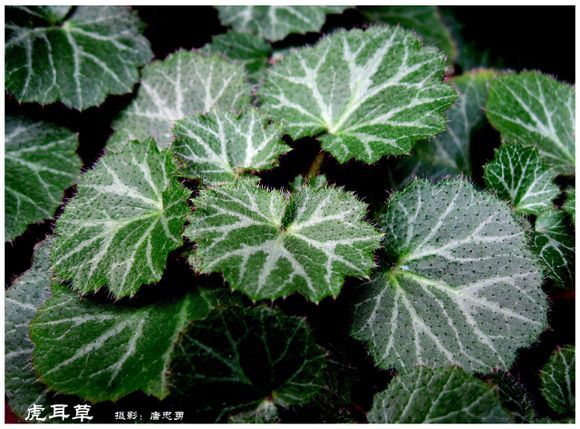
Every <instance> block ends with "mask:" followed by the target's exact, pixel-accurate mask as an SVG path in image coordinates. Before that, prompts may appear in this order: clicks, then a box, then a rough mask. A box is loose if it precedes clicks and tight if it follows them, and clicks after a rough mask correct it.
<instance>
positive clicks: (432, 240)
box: [352, 179, 547, 373]
mask: <svg viewBox="0 0 580 429" xmlns="http://www.w3.org/2000/svg"><path fill="white" fill-rule="evenodd" d="M380 224H381V227H382V229H383V231H385V233H386V235H385V240H384V243H383V245H384V248H385V250H386V252H387V255H388V256H389V258H390V260H391V261H393V266H391V267H390V268H387V267H384V268H382V269H381V270H379V271H378V272H377V273H376V274H375V275H374V277H373V279H372V281H371V282H370V283H369V284H366V285H363V286H361V288H360V296H359V297H358V299H357V302H356V303H355V308H354V325H353V328H352V332H353V335H354V337H355V338H357V339H359V340H362V341H364V342H365V343H367V345H368V347H369V349H370V353H371V355H372V356H373V358H374V360H375V362H376V364H377V365H378V366H380V367H382V368H387V369H388V368H393V367H394V368H396V369H398V370H410V369H411V368H412V367H413V366H415V365H427V366H431V367H440V366H446V365H457V366H460V367H462V368H464V369H465V370H466V371H469V372H481V373H486V372H489V371H490V370H491V369H493V368H499V369H508V368H510V367H511V364H512V363H513V361H514V359H515V356H516V352H517V350H518V349H519V348H521V347H527V346H529V345H530V344H531V343H532V342H533V341H535V340H536V338H537V337H538V335H540V333H541V332H542V331H543V330H544V328H545V327H546V311H547V302H546V296H545V295H544V293H543V292H542V288H541V286H542V275H541V270H540V268H539V266H538V263H537V262H536V259H535V257H534V256H533V254H532V253H531V252H530V251H529V250H528V248H527V247H526V245H527V242H526V237H525V233H524V230H523V229H522V227H521V226H520V224H519V223H518V222H517V221H516V220H515V219H514V218H513V215H512V212H511V210H510V209H509V207H507V206H506V205H505V204H504V203H502V202H501V201H499V200H497V199H495V198H493V197H492V196H491V195H489V194H486V193H483V192H479V191H476V190H475V189H474V188H473V186H471V185H470V184H469V183H467V182H464V181H462V180H457V179H455V180H446V181H440V182H438V183H437V184H431V183H429V182H424V181H415V182H414V183H413V184H411V185H410V186H408V187H407V188H406V189H405V190H404V191H402V192H397V193H395V194H394V195H393V196H392V197H391V199H390V200H389V204H388V207H387V209H386V211H385V213H384V214H383V215H382V216H381V217H380Z"/></svg>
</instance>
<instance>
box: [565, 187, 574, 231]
mask: <svg viewBox="0 0 580 429" xmlns="http://www.w3.org/2000/svg"><path fill="white" fill-rule="evenodd" d="M562 208H563V209H564V211H565V212H566V213H568V215H569V216H570V217H571V218H572V222H574V224H576V188H569V189H567V190H566V201H565V202H564V205H563V206H562Z"/></svg>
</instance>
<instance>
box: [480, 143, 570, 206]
mask: <svg viewBox="0 0 580 429" xmlns="http://www.w3.org/2000/svg"><path fill="white" fill-rule="evenodd" d="M484 177H485V184H486V187H487V188H488V189H489V190H492V191H494V192H496V194H497V196H498V197H499V198H501V199H503V200H506V201H508V202H509V203H511V204H512V206H513V207H514V210H515V211H516V213H519V214H524V215H525V214H534V215H538V214H540V213H541V212H543V211H546V210H549V209H550V208H551V207H552V201H553V200H554V199H555V198H556V197H557V196H558V195H559V194H560V188H558V186H556V184H555V183H554V179H555V178H556V172H555V171H554V170H553V169H551V168H549V167H547V166H545V165H544V163H543V161H542V159H541V158H540V154H539V153H538V150H537V149H535V148H531V147H524V146H522V145H520V144H518V143H508V142H504V143H502V144H501V146H500V147H499V149H497V150H496V152H495V156H494V158H493V160H492V161H490V162H489V163H488V164H486V165H485V166H484Z"/></svg>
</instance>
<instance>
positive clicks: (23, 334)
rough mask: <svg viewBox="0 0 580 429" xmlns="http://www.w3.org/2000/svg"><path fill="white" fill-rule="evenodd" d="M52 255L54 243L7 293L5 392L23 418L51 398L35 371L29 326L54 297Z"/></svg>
mask: <svg viewBox="0 0 580 429" xmlns="http://www.w3.org/2000/svg"><path fill="white" fill-rule="evenodd" d="M49 255H50V239H48V240H45V241H43V242H42V243H41V244H39V245H38V246H37V247H36V248H35V250H34V259H33V262H32V267H31V268H30V269H29V270H28V271H26V272H25V273H24V274H23V275H22V276H21V277H20V278H19V279H18V280H16V281H15V282H14V284H13V285H12V286H11V287H10V288H9V289H8V290H7V291H6V299H5V309H6V314H5V329H6V331H5V343H4V344H5V356H4V359H5V383H6V384H5V389H6V397H7V398H8V402H9V403H10V408H11V409H12V411H14V413H16V414H17V415H18V416H20V417H21V418H24V417H25V416H26V411H27V410H28V407H30V406H31V405H32V404H42V403H45V402H46V395H47V394H48V391H47V390H48V389H47V388H46V386H44V385H43V384H41V383H39V382H38V381H37V380H36V374H35V373H34V370H33V369H32V350H33V349H34V344H33V343H32V341H30V339H29V337H28V324H29V323H30V321H31V320H32V319H33V318H34V315H35V314H36V310H37V309H38V307H40V306H41V305H42V304H43V303H44V301H46V300H47V299H48V297H49V296H50V270H49V265H50V259H49Z"/></svg>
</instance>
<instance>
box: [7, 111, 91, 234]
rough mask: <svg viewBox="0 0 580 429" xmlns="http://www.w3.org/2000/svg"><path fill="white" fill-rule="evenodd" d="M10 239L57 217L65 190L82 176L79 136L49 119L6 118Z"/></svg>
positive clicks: (8, 231) (8, 229)
mask: <svg viewBox="0 0 580 429" xmlns="http://www.w3.org/2000/svg"><path fill="white" fill-rule="evenodd" d="M5 126H6V129H5V131H6V136H5V153H4V156H5V166H6V172H5V180H6V182H5V188H4V192H5V198H6V200H5V204H6V211H5V215H6V220H5V222H6V224H5V227H6V237H5V239H6V240H13V239H15V238H16V237H18V236H20V235H21V234H22V233H23V232H24V231H25V230H26V227H27V226H28V225H29V224H32V223H36V222H39V221H41V220H44V219H50V218H52V217H53V215H54V212H55V211H56V209H57V207H58V206H59V205H60V203H61V201H62V199H63V196H64V190H65V189H66V188H68V187H69V186H71V185H72V184H73V183H74V181H75V180H76V178H77V176H78V175H79V172H80V168H81V160H80V158H79V157H78V155H77V154H76V149H77V146H78V135H77V134H76V133H73V132H72V131H69V130H67V129H66V128H61V127H58V126H56V125H52V124H49V123H46V122H34V121H31V120H29V119H26V118H24V117H21V116H7V117H6V123H5Z"/></svg>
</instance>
